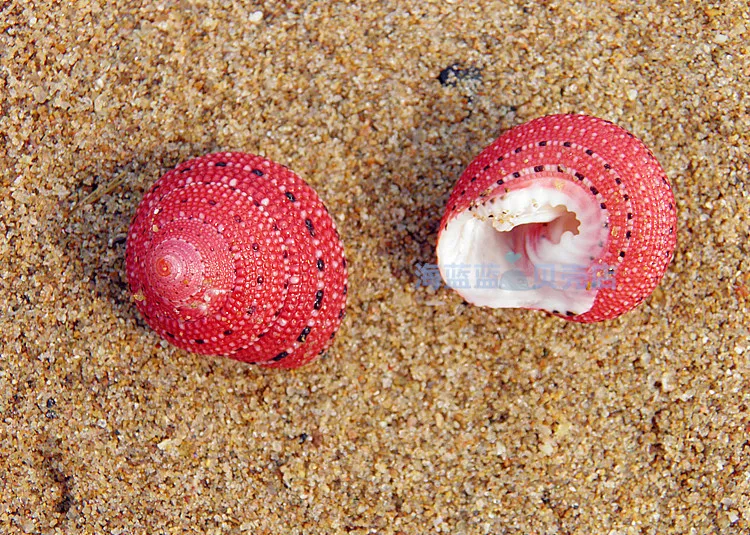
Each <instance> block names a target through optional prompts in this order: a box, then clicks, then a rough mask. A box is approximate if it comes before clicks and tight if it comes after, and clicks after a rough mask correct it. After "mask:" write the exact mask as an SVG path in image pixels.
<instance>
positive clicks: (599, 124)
mask: <svg viewBox="0 0 750 535" xmlns="http://www.w3.org/2000/svg"><path fill="white" fill-rule="evenodd" d="M675 232H676V211H675V201H674V196H673V194H672V189H671V187H670V184H669V181H668V179H667V177H666V174H665V173H664V170H663V169H662V168H661V166H660V165H659V163H658V162H657V161H656V158H654V155H653V154H652V153H651V151H650V150H649V149H648V148H646V146H645V145H644V144H643V143H642V142H641V141H640V140H638V139H637V138H635V137H634V136H633V134H631V133H629V132H627V131H626V130H623V129H622V128H620V127H618V126H616V125H614V124H612V123H610V122H608V121H604V120H602V119H597V118H595V117H589V116H586V115H551V116H547V117H541V118H539V119H536V120H533V121H531V122H528V123H526V124H523V125H520V126H517V127H515V128H513V129H511V130H509V131H508V132H506V133H505V134H503V135H502V136H501V137H500V138H498V139H497V140H496V141H495V142H494V143H492V144H491V145H490V146H489V147H487V148H486V149H485V150H484V151H483V152H482V153H481V154H480V155H479V156H478V157H477V158H476V159H475V160H474V161H473V162H472V163H471V164H470V165H469V167H468V168H467V169H466V171H465V172H464V173H463V175H462V176H461V178H460V179H459V181H458V183H457V184H456V186H455V188H454V190H453V193H452V195H451V197H450V199H449V201H448V206H447V208H446V212H445V215H444V216H443V220H442V222H441V225H440V232H439V235H438V245H437V256H438V265H439V267H440V271H441V274H442V275H443V278H444V279H445V280H446V282H447V283H448V285H449V286H452V287H454V289H456V291H458V292H459V293H460V294H461V295H462V296H463V297H464V299H466V300H467V301H469V302H471V303H475V304H479V305H484V306H490V307H495V308H511V307H512V308H516V307H518V308H531V309H539V310H546V311H548V312H551V313H553V314H556V315H559V316H561V317H564V318H566V319H569V320H572V321H578V322H586V323H588V322H596V321H601V320H606V319H610V318H614V317H617V316H619V315H621V314H623V313H625V312H627V311H628V310H630V309H632V308H634V307H635V306H637V305H638V304H639V303H641V302H642V301H643V300H644V299H645V298H646V297H648V296H649V295H650V294H651V292H653V290H654V288H655V287H656V286H657V285H658V284H659V281H660V280H661V278H662V276H663V275H664V273H665V271H666V269H667V267H668V266H669V263H670V262H671V260H672V256H673V252H674V248H675V243H676V242H675ZM458 272H460V275H461V276H457V275H456V273H458Z"/></svg>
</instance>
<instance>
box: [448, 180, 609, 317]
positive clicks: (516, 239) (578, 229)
mask: <svg viewBox="0 0 750 535" xmlns="http://www.w3.org/2000/svg"><path fill="white" fill-rule="evenodd" d="M479 200H480V201H482V202H481V203H479V202H475V203H474V204H473V205H472V208H471V210H466V211H464V212H462V213H459V214H458V215H457V216H455V217H454V218H453V219H452V220H451V221H450V222H449V223H448V225H447V226H446V228H445V229H443V232H442V233H441V235H440V238H439V241H438V244H437V257H438V266H439V269H440V273H441V275H442V277H443V279H444V280H445V282H446V284H447V285H448V286H450V287H452V288H453V289H455V290H456V291H457V292H458V293H459V294H460V295H461V296H462V297H463V298H464V299H465V300H466V301H468V302H469V303H474V304H477V305H481V306H488V307H493V308H534V309H542V310H548V311H550V312H560V313H574V314H582V313H584V312H586V311H588V310H589V309H590V308H591V307H592V306H593V304H594V298H595V297H596V293H597V291H598V288H599V286H598V285H597V284H596V283H595V281H592V276H593V275H592V273H591V269H590V268H591V267H592V265H593V263H594V259H596V258H598V257H599V256H600V254H601V253H602V250H603V248H604V247H605V246H606V242H607V237H608V235H609V231H608V228H607V221H608V216H607V212H606V210H605V209H603V208H602V207H601V206H600V204H599V202H598V201H597V200H596V199H595V198H594V197H593V195H592V194H590V193H589V192H588V191H586V190H585V189H583V188H582V187H580V186H578V185H577V184H574V183H571V182H570V181H562V180H553V181H545V180H539V181H534V182H530V184H529V185H528V186H526V187H523V188H521V189H513V190H511V191H509V192H507V193H504V194H500V195H495V196H489V197H485V198H480V199H479ZM592 282H593V284H592Z"/></svg>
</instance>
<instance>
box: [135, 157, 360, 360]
mask: <svg viewBox="0 0 750 535" xmlns="http://www.w3.org/2000/svg"><path fill="white" fill-rule="evenodd" d="M126 264H127V276H128V282H129V284H130V288H131V290H132V292H133V296H134V299H135V303H136V305H137V307H138V309H139V310H140V312H141V314H142V315H143V317H144V318H145V319H146V322H147V323H148V324H149V325H150V326H151V328H153V329H154V330H155V331H156V332H157V333H159V335H161V336H162V337H164V338H165V339H166V340H168V341H169V342H171V343H172V344H174V345H175V346H177V347H180V348H182V349H186V350H188V351H192V352H195V353H201V354H206V355H222V356H227V357H230V358H233V359H237V360H241V361H244V362H249V363H259V364H263V365H265V366H271V367H283V368H295V367H298V366H302V365H303V364H306V363H308V362H310V361H312V360H314V359H315V358H316V357H317V356H318V355H321V354H323V353H324V352H325V350H326V349H327V348H328V347H329V345H330V344H331V342H332V340H333V337H334V335H335V333H336V331H337V330H338V328H339V326H340V324H341V320H342V318H343V317H344V308H345V304H346V293H347V270H346V260H345V258H344V250H343V245H342V243H341V239H340V238H339V235H338V232H337V231H336V228H335V225H334V222H333V220H332V218H331V216H330V214H329V213H328V211H327V210H326V207H325V206H324V205H323V203H322V201H321V200H320V198H319V197H318V195H317V194H316V193H315V191H314V190H313V189H312V188H311V187H310V186H308V185H307V184H306V183H305V182H304V181H303V180H302V179H301V178H299V177H298V176H297V175H296V174H294V173H293V172H292V171H291V170H289V169H287V168H286V167H284V166H282V165H280V164H278V163H275V162H272V161H270V160H267V159H265V158H262V157H260V156H254V155H251V154H244V153H239V152H227V153H217V154H209V155H207V156H203V157H200V158H196V159H193V160H190V161H187V162H184V163H182V164H180V165H178V166H177V167H176V168H175V169H173V170H171V171H169V172H168V173H166V174H165V175H164V176H163V177H162V178H161V179H160V180H159V181H157V182H156V183H155V184H154V185H153V186H152V187H151V189H150V190H149V191H148V192H147V193H146V195H145V196H144V198H143V200H142V201H141V203H140V205H139V206H138V210H137V212H136V214H135V217H134V219H133V222H132V224H131V226H130V229H129V231H128V239H127V250H126Z"/></svg>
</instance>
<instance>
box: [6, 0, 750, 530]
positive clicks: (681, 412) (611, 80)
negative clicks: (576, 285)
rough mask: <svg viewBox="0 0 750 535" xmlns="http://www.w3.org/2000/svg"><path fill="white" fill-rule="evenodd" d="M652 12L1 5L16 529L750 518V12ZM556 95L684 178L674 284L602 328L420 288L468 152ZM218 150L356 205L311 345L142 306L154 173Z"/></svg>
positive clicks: (578, 4)
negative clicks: (321, 341) (205, 327)
mask: <svg viewBox="0 0 750 535" xmlns="http://www.w3.org/2000/svg"><path fill="white" fill-rule="evenodd" d="M138 4H143V5H142V7H138ZM641 4H642V6H643V7H641V8H638V9H636V8H634V7H633V6H634V4H633V3H632V2H627V1H613V2H605V1H603V0H601V1H593V0H591V1H570V2H563V1H544V2H480V3H479V4H477V5H474V4H471V5H469V3H467V2H458V1H445V2H421V3H406V2H397V1H393V0H388V1H382V2H356V3H344V2H302V1H296V0H292V1H285V2H269V3H268V4H267V5H262V4H252V3H248V2H242V1H229V2H219V1H215V0H194V1H182V2H166V1H155V2H132V1H127V0H116V1H113V2H100V3H99V2H94V1H91V0H80V1H71V2H51V1H48V2H34V1H24V2H19V1H16V0H11V1H10V2H8V1H6V2H0V295H2V303H1V304H0V346H1V347H2V356H1V357H0V422H1V423H0V532H2V533H39V534H53V533H113V534H141V533H144V534H145V533H148V534H167V533H210V534H223V533H227V534H235V533H258V534H263V533H290V534H308V533H309V534H313V533H350V534H363V535H364V534H367V533H382V534H390V533H394V534H395V533H401V534H410V533H414V534H421V533H451V534H501V533H502V534H522V533H523V534H545V535H547V534H558V533H559V534H565V533H581V534H592V533H602V534H612V535H614V534H628V535H629V534H657V533H658V534H691V533H694V534H708V533H711V534H713V533H717V534H718V533H728V534H733V533H737V534H739V533H747V532H748V531H750V466H749V462H748V459H749V458H750V442H749V441H748V435H750V409H748V407H749V406H750V332H749V331H748V306H749V305H750V260H748V253H749V252H750V245H749V241H748V229H749V227H750V208H749V204H748V196H749V194H750V172H749V171H748V160H749V159H750V114H749V113H748V103H749V102H750V100H749V99H748V94H747V93H748V89H747V81H748V79H749V77H750V48H749V47H748V44H747V43H748V41H749V40H750V8H748V6H747V3H746V1H745V0H726V1H724V2H715V3H712V4H709V3H708V2H662V1H661V0H646V1H644V2H641ZM441 73H442V76H441ZM557 112H581V113H588V114H592V115H596V116H599V117H602V118H604V119H608V120H611V121H614V122H615V123H617V124H619V125H620V126H623V127H624V128H627V129H629V130H631V131H632V132H633V133H635V134H636V135H637V136H638V137H640V138H641V139H643V140H644V142H645V143H646V144H647V145H649V146H650V147H651V148H652V149H653V151H654V153H655V154H656V156H657V157H658V159H659V160H660V162H661V163H662V165H663V167H664V168H665V170H666V172H667V174H668V176H669V178H670V180H671V181H672V182H673V185H674V191H675V196H676V199H677V208H678V217H679V222H678V226H679V234H678V240H679V243H678V248H677V251H676V255H675V259H674V262H673V264H672V266H671V267H670V269H669V271H668V273H667V274H666V276H665V278H664V280H663V282H662V284H661V286H660V287H659V288H658V289H657V291H656V292H655V293H654V295H653V296H652V297H651V298H650V299H648V300H647V302H646V303H644V304H643V305H642V306H640V307H639V308H638V309H637V310H635V311H633V312H631V313H629V314H626V315H624V316H622V317H621V318H618V319H616V320H613V321H609V322H606V323H603V324H596V325H579V324H573V323H568V322H565V321H563V320H561V319H558V318H554V317H548V316H546V315H544V314H542V313H538V312H533V311H519V310H498V311H493V310H488V309H482V308H476V307H472V306H467V305H466V304H465V303H463V302H462V300H461V298H460V297H459V296H458V295H457V294H455V293H454V292H452V291H450V290H448V289H446V288H439V289H437V290H435V289H433V288H430V287H424V286H419V284H418V283H419V277H418V276H417V271H416V269H417V268H416V266H417V264H420V263H434V261H435V259H434V245H435V238H436V230H437V227H438V223H439V220H440V217H441V215H442V209H443V206H444V204H445V201H446V200H447V197H448V194H449V192H450V189H451V187H452V185H453V183H454V182H455V181H456V180H457V178H458V176H459V175H460V173H461V171H462V170H463V169H464V167H465V166H466V165H467V164H468V163H469V162H470V161H471V160H472V158H473V157H474V156H476V155H477V154H478V153H479V152H480V151H481V149H482V148H483V147H484V146H486V145H487V144H489V143H490V142H491V141H492V140H493V139H495V138H496V137H497V136H498V135H499V134H500V133H501V132H503V131H505V130H507V129H508V128H510V127H511V126H513V125H516V124H519V123H521V122H525V121H527V120H530V119H532V118H535V117H537V116H540V115H545V114H549V113H557ZM217 150H243V151H247V152H255V153H259V154H262V155H264V156H266V157H268V158H271V159H273V160H276V161H278V162H280V163H283V164H285V165H287V166H289V167H290V168H292V169H294V170H295V171H296V172H297V173H298V174H300V175H301V176H302V177H304V178H305V179H306V180H307V181H308V182H309V183H310V184H311V185H313V186H314V187H315V188H316V189H317V191H318V192H319V194H320V195H321V197H322V198H323V199H324V201H325V202H326V203H327V205H328V207H329V208H330V210H331V212H332V213H333V214H334V217H335V219H336V222H337V225H338V227H339V229H340V231H341V234H342V237H343V239H344V242H345V244H346V250H347V256H348V259H349V267H350V279H351V284H350V294H349V305H348V315H347V317H346V319H345V321H344V324H343V327H342V329H341V331H340V333H339V335H338V337H337V339H336V342H335V344H334V345H333V347H332V349H331V351H330V352H329V354H328V356H327V357H326V358H324V359H322V360H320V361H318V362H316V363H314V364H312V365H310V366H307V367H304V368H302V369H299V370H295V371H291V372H290V371H278V370H266V369H261V368H258V367H253V366H248V365H245V364H242V363H238V362H234V361H231V360H228V359H222V358H210V357H201V356H197V355H192V354H187V353H185V352H183V351H181V350H177V349H174V348H172V347H171V346H168V345H167V344H166V343H164V342H162V341H160V339H159V338H158V337H157V336H156V335H155V334H154V333H153V332H152V331H151V330H150V329H148V327H147V326H146V325H145V323H144V322H143V320H142V319H141V318H140V317H139V315H138V313H137V311H136V309H135V307H134V305H133V303H132V300H131V297H130V294H129V291H128V288H127V283H126V280H125V274H124V251H125V237H126V233H127V228H128V223H129V220H130V218H131V217H132V214H133V213H134V211H135V207H136V206H137V204H138V202H139V200H140V198H141V196H142V195H143V193H144V191H145V190H146V189H147V188H148V187H149V186H150V184H151V183H152V182H153V181H155V180H156V179H157V178H158V177H159V176H160V175H161V174H163V173H164V172H165V171H166V170H168V169H170V168H171V167H172V166H174V165H176V164H177V163H179V162H180V161H182V160H185V159H187V158H190V157H193V156H198V155H200V154H203V153H206V152H211V151H217Z"/></svg>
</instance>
